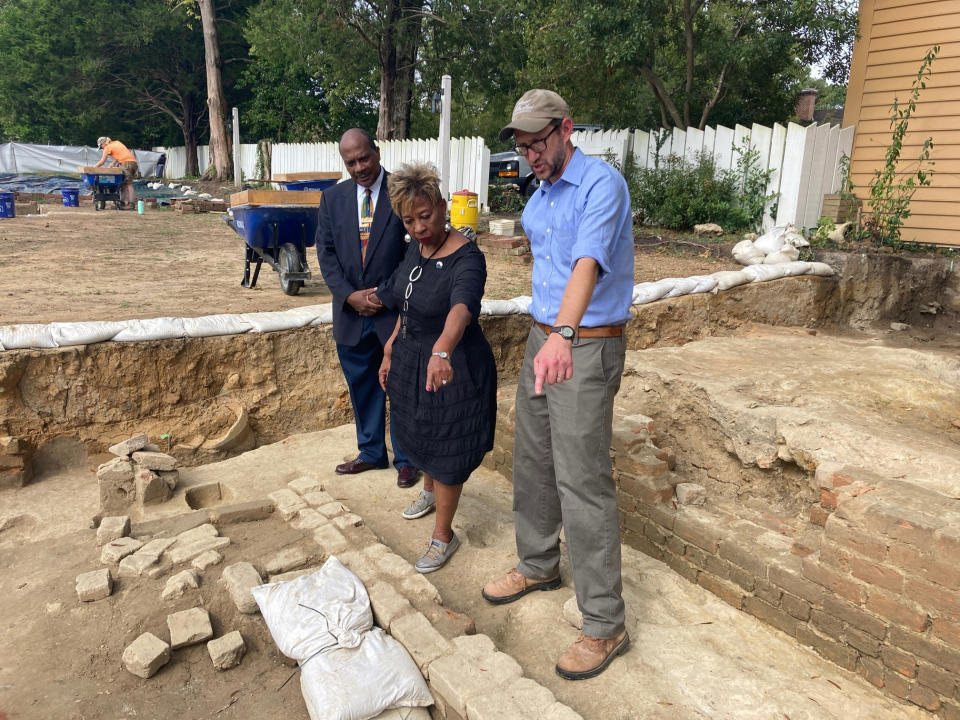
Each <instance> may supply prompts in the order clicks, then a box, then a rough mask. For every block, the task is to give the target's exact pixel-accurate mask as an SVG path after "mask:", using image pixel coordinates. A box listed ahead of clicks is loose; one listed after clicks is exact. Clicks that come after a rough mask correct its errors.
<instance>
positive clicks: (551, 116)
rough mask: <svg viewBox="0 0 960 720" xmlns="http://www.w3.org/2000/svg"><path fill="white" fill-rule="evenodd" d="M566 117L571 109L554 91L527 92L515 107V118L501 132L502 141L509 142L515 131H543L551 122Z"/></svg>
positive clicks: (538, 90) (537, 90)
mask: <svg viewBox="0 0 960 720" xmlns="http://www.w3.org/2000/svg"><path fill="white" fill-rule="evenodd" d="M565 117H570V107H569V106H568V105H567V103H566V101H565V100H564V99H563V98H562V97H560V96H559V95H557V94H556V93H555V92H553V90H540V89H536V90H527V92H525V93H524V94H523V97H521V98H520V99H519V100H517V104H516V105H514V106H513V117H512V118H511V120H510V124H509V125H507V126H506V127H504V128H503V130H501V131H500V139H501V140H507V139H508V138H509V137H510V136H511V135H513V132H514V130H520V131H522V132H536V131H537V130H543V128H545V127H546V126H547V125H548V124H549V123H550V121H551V120H558V119H562V118H565Z"/></svg>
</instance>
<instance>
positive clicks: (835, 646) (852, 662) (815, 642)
mask: <svg viewBox="0 0 960 720" xmlns="http://www.w3.org/2000/svg"><path fill="white" fill-rule="evenodd" d="M797 640H799V641H800V642H801V643H803V644H804V645H808V646H810V647H812V648H813V649H814V650H816V651H817V652H818V653H820V655H822V656H823V657H825V658H826V659H827V660H830V661H831V662H833V663H836V664H837V665H839V666H840V667H842V668H845V669H846V670H856V669H857V651H856V650H854V649H853V648H851V647H849V646H847V645H842V644H840V643H837V642H834V641H833V640H831V639H829V638H826V637H823V636H822V635H820V634H819V633H816V632H814V631H813V630H811V629H810V628H809V627H807V626H806V625H803V624H799V625H798V627H797Z"/></svg>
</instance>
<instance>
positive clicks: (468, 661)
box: [429, 636, 523, 717]
mask: <svg viewBox="0 0 960 720" xmlns="http://www.w3.org/2000/svg"><path fill="white" fill-rule="evenodd" d="M474 637H480V636H474ZM464 640H465V638H456V639H455V640H454V643H455V647H456V651H455V652H454V653H453V654H450V655H446V656H444V657H441V658H439V659H437V660H435V661H434V662H432V663H431V664H430V671H429V672H430V686H431V689H432V690H433V692H434V697H436V696H437V695H439V696H440V697H441V698H442V699H443V701H445V702H446V704H447V706H448V708H449V709H453V711H454V712H456V713H458V714H459V715H460V716H461V717H466V716H467V711H466V703H467V701H468V700H470V698H472V697H475V696H477V695H485V694H487V693H489V692H490V691H491V690H494V689H496V688H498V687H502V686H504V685H506V684H508V683H510V682H512V681H513V680H516V679H518V678H520V677H521V676H522V675H523V671H522V670H521V669H520V666H519V665H517V663H516V661H514V660H513V658H511V657H510V656H509V655H505V654H504V653H501V652H496V651H495V650H487V651H486V652H479V651H473V650H471V649H467V648H465V646H464V645H465V644H464V643H463V641H464ZM491 646H492V643H491Z"/></svg>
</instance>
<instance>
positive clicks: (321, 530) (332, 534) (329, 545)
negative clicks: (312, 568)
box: [313, 525, 350, 555]
mask: <svg viewBox="0 0 960 720" xmlns="http://www.w3.org/2000/svg"><path fill="white" fill-rule="evenodd" d="M313 539H314V540H316V542H317V545H319V546H320V548H321V549H322V550H323V552H325V553H326V554H327V555H333V554H334V553H338V552H340V551H341V550H346V549H347V548H348V547H350V543H348V542H347V539H346V538H345V537H344V536H343V535H341V534H340V531H339V530H337V529H336V528H335V527H334V526H333V525H321V526H320V527H318V528H317V529H316V530H314V531H313Z"/></svg>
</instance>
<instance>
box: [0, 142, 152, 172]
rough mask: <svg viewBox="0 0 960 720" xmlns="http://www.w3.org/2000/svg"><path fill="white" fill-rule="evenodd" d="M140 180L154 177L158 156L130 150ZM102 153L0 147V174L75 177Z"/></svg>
mask: <svg viewBox="0 0 960 720" xmlns="http://www.w3.org/2000/svg"><path fill="white" fill-rule="evenodd" d="M132 152H133V154H134V155H135V156H136V158H137V165H139V166H140V174H141V175H142V176H143V177H154V176H155V175H156V173H157V162H158V161H159V160H160V156H161V155H162V153H158V152H154V151H152V150H132ZM102 154H103V153H102V152H101V151H100V150H98V149H97V148H93V147H88V146H86V145H83V146H78V145H30V144H28V143H3V144H0V173H76V172H77V168H78V167H80V166H86V165H93V164H94V163H96V162H98V161H99V160H100V156H101V155H102Z"/></svg>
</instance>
